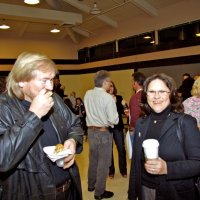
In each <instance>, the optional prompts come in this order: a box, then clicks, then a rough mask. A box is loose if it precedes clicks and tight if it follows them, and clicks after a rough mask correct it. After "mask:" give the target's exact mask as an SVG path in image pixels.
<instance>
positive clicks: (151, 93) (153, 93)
mask: <svg viewBox="0 0 200 200" xmlns="http://www.w3.org/2000/svg"><path fill="white" fill-rule="evenodd" d="M169 93H170V92H168V91H165V90H158V91H154V90H149V91H147V95H148V96H149V97H155V96H156V95H159V96H166V95H167V94H169Z"/></svg>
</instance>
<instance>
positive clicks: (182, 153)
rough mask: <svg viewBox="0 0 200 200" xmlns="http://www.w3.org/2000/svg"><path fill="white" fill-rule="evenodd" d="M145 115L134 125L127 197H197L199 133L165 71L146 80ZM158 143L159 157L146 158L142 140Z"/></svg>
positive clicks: (181, 199)
mask: <svg viewBox="0 0 200 200" xmlns="http://www.w3.org/2000/svg"><path fill="white" fill-rule="evenodd" d="M141 110H142V111H143V113H144V116H143V117H141V118H139V119H138V121H137V123H136V127H135V136H134V137H135V139H134V144H133V156H132V162H131V170H130V179H129V191H128V199H129V200H136V199H138V200H188V199H190V200H198V199H199V197H198V196H197V194H196V188H195V184H194V178H195V177H197V176H199V175H200V133H199V130H198V128H197V123H196V120H195V119H194V118H193V117H192V116H190V115H187V114H185V115H184V118H182V124H181V130H182V135H183V142H180V140H179V138H178V134H177V130H178V129H177V122H178V119H179V117H181V116H183V114H182V113H183V105H182V103H181V99H180V97H178V94H177V90H176V86H175V82H174V80H173V79H172V78H171V77H169V76H167V75H166V74H155V75H152V76H150V77H148V78H147V79H146V81H145V82H144V88H143V93H142V98H141ZM146 139H156V140H158V142H159V157H158V158H157V159H151V160H148V159H147V160H145V156H144V153H143V150H142V143H143V141H144V140H146Z"/></svg>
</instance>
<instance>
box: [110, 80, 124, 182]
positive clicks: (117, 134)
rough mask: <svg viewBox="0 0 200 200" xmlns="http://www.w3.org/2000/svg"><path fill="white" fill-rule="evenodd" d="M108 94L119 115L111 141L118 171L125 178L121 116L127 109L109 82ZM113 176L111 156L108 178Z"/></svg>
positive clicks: (113, 169) (113, 85)
mask: <svg viewBox="0 0 200 200" xmlns="http://www.w3.org/2000/svg"><path fill="white" fill-rule="evenodd" d="M109 93H110V94H111V95H112V96H113V98H114V100H115V102H116V106H117V112H118V114H119V123H118V124H117V125H115V126H114V128H112V132H113V139H114V141H115V144H116V146H117V151H118V162H119V170H120V173H121V175H122V176H123V177H125V178H126V177H127V163H126V150H125V144H124V132H123V130H124V124H123V119H122V115H123V114H124V109H125V108H127V104H126V101H125V100H124V99H123V98H122V96H120V95H117V89H116V87H115V84H114V83H113V82H111V84H110V90H109ZM114 174H115V166H114V158H113V155H112V164H111V166H110V170H109V177H110V178H114Z"/></svg>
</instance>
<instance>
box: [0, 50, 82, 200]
mask: <svg viewBox="0 0 200 200" xmlns="http://www.w3.org/2000/svg"><path fill="white" fill-rule="evenodd" d="M56 72H57V70H56V66H55V64H54V63H53V61H52V60H50V59H49V58H48V57H47V56H45V55H41V54H38V53H29V52H24V53H22V54H21V55H20V56H19V57H18V58H17V60H16V62H15V64H14V66H13V68H12V70H11V72H10V74H9V76H8V78H7V92H6V93H3V94H1V95H0V196H1V195H2V199H3V200H38V199H43V200H82V192H81V184H80V176H79V172H78V168H77V165H76V163H75V153H80V152H81V151H82V140H83V131H82V129H81V123H80V119H79V118H78V117H76V115H74V114H72V112H71V111H70V109H69V108H68V107H67V106H66V105H65V103H64V102H63V100H62V99H61V98H60V97H59V96H58V95H57V94H56V93H53V92H52V90H53V79H54V77H55V75H56ZM58 143H61V144H63V145H64V149H69V150H70V151H71V154H70V155H69V156H66V157H65V158H64V163H63V167H58V166H57V165H56V164H55V162H52V161H51V160H50V159H49V158H48V157H47V156H46V154H45V153H44V152H43V148H44V147H46V146H54V145H56V144H58Z"/></svg>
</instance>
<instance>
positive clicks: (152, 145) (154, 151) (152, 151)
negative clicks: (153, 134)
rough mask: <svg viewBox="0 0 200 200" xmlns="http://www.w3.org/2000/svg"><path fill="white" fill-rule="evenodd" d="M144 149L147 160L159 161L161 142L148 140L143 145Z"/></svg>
mask: <svg viewBox="0 0 200 200" xmlns="http://www.w3.org/2000/svg"><path fill="white" fill-rule="evenodd" d="M142 147H143V148H144V154H145V159H157V158H158V147H159V142H158V140H155V139H147V140H144V141H143V143H142Z"/></svg>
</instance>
